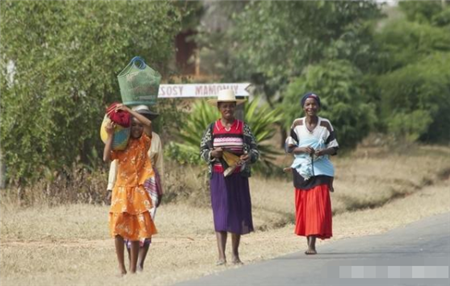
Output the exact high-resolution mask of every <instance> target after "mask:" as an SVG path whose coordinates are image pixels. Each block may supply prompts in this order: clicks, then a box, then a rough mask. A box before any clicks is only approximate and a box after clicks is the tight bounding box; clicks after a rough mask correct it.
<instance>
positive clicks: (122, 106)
mask: <svg viewBox="0 0 450 286" xmlns="http://www.w3.org/2000/svg"><path fill="white" fill-rule="evenodd" d="M119 110H123V111H127V112H130V111H131V110H130V108H128V106H126V105H125V104H123V103H118V104H117V105H116V112H117V111H119Z"/></svg>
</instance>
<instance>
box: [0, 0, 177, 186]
mask: <svg viewBox="0 0 450 286" xmlns="http://www.w3.org/2000/svg"><path fill="white" fill-rule="evenodd" d="M0 5H1V10H0V11H1V17H0V18H1V20H0V28H1V30H2V33H1V45H0V48H1V51H2V53H1V59H0V60H1V61H0V67H1V77H2V80H1V86H0V89H1V94H2V97H1V101H0V107H1V111H2V122H1V123H2V124H1V141H2V146H1V151H2V154H3V157H4V160H5V162H6V165H7V169H8V176H9V179H10V180H13V181H16V182H17V181H19V180H20V182H28V181H31V179H33V178H39V177H40V176H42V174H43V173H44V172H48V171H49V170H50V171H51V172H54V171H57V170H61V168H62V167H63V166H69V165H71V163H72V162H74V161H76V160H77V158H79V159H81V160H82V162H85V163H87V164H89V161H90V160H98V158H97V157H96V154H97V153H98V152H97V151H96V150H97V149H99V148H100V147H101V142H100V140H99V127H100V123H101V120H102V116H103V114H104V108H105V106H106V104H108V103H110V102H112V101H116V100H120V96H119V88H118V84H117V78H116V76H117V74H118V73H119V72H120V71H121V69H122V68H124V67H125V65H126V64H127V63H128V61H129V60H130V59H131V58H132V57H133V56H135V55H140V56H142V57H143V58H145V59H146V61H147V63H148V64H149V65H151V66H152V67H153V68H155V69H157V70H159V71H160V72H162V73H165V72H166V71H167V68H166V66H167V63H168V61H169V59H170V58H171V56H172V54H173V44H172V43H173V38H174V35H175V34H176V33H177V31H178V30H179V27H180V13H179V10H178V9H176V8H175V7H174V6H173V5H172V4H171V3H170V2H152V1H11V0H7V1H1V2H0Z"/></svg>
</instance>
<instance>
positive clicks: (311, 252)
mask: <svg viewBox="0 0 450 286" xmlns="http://www.w3.org/2000/svg"><path fill="white" fill-rule="evenodd" d="M305 254H306V255H315V254H317V251H316V250H315V249H311V248H308V250H306V251H305Z"/></svg>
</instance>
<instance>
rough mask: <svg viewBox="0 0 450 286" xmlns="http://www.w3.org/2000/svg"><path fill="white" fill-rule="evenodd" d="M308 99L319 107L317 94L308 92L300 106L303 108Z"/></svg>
mask: <svg viewBox="0 0 450 286" xmlns="http://www.w3.org/2000/svg"><path fill="white" fill-rule="evenodd" d="M308 98H314V99H315V100H316V102H317V105H319V107H320V98H319V96H318V95H317V94H315V93H313V92H308V93H307V94H305V95H303V97H302V100H301V101H300V104H301V105H302V107H303V106H305V102H306V100H307V99H308Z"/></svg>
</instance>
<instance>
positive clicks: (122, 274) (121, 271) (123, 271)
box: [116, 267, 127, 278]
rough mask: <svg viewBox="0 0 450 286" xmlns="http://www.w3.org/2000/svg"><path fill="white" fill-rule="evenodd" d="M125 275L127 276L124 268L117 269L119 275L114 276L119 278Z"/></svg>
mask: <svg viewBox="0 0 450 286" xmlns="http://www.w3.org/2000/svg"><path fill="white" fill-rule="evenodd" d="M125 275H127V270H126V269H125V267H119V274H117V275H116V276H117V277H119V278H120V277H123V276H125Z"/></svg>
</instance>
